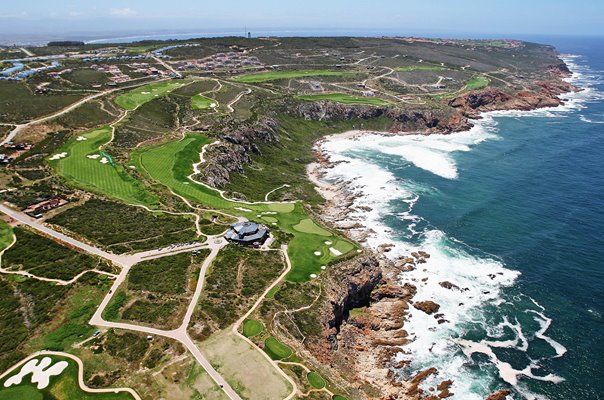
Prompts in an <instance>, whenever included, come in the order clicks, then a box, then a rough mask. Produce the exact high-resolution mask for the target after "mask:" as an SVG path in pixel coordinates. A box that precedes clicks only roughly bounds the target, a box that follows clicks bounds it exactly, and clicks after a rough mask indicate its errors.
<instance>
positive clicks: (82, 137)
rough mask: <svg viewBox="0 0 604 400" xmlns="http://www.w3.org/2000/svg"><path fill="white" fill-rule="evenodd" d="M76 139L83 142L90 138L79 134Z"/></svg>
mask: <svg viewBox="0 0 604 400" xmlns="http://www.w3.org/2000/svg"><path fill="white" fill-rule="evenodd" d="M76 140H77V141H78V142H81V141H82V140H88V138H85V137H84V136H78V137H77V138H76Z"/></svg>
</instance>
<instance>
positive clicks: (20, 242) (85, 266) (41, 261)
mask: <svg viewBox="0 0 604 400" xmlns="http://www.w3.org/2000/svg"><path fill="white" fill-rule="evenodd" d="M14 232H15V235H16V236H17V242H16V243H15V244H14V245H13V246H12V247H11V248H10V249H8V250H7V251H6V252H5V253H4V255H3V256H2V266H3V268H5V269H10V270H23V271H27V272H29V273H30V274H33V275H36V276H41V277H45V278H52V279H64V280H69V279H71V278H73V277H74V276H76V275H77V274H79V273H80V272H82V271H86V270H89V269H95V268H100V269H105V270H106V269H108V266H107V264H106V263H105V262H104V261H101V260H100V259H97V258H94V257H92V256H89V255H87V254H83V253H78V252H76V251H74V250H71V249H69V248H67V247H64V246H61V245H59V244H57V243H55V242H54V241H52V240H50V239H48V238H46V237H44V236H40V235H37V234H35V233H33V232H31V231H29V230H27V229H24V228H19V227H17V228H15V229H14Z"/></svg>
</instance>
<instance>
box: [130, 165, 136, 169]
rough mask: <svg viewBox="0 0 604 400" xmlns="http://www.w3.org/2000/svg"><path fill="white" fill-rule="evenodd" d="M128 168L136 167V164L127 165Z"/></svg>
mask: <svg viewBox="0 0 604 400" xmlns="http://www.w3.org/2000/svg"><path fill="white" fill-rule="evenodd" d="M128 168H130V169H136V165H129V166H128Z"/></svg>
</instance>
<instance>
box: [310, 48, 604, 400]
mask: <svg viewBox="0 0 604 400" xmlns="http://www.w3.org/2000/svg"><path fill="white" fill-rule="evenodd" d="M574 60H575V58H574V57H572V56H569V57H565V58H564V61H565V62H566V63H567V65H568V66H569V67H570V69H571V71H572V72H573V74H572V76H571V77H570V78H567V81H568V82H570V83H572V84H575V85H578V86H579V87H581V88H582V89H583V90H582V91H580V92H574V93H568V94H564V95H562V96H561V98H562V99H564V100H565V104H563V105H561V106H559V107H554V108H544V109H538V110H534V111H494V112H489V113H484V114H482V119H481V120H477V121H476V122H475V125H474V127H473V128H472V129H470V130H469V131H466V132H460V133H453V134H450V135H440V134H435V135H428V136H426V135H408V134H407V135H400V136H393V135H386V134H381V133H379V132H376V133H371V132H357V131H355V132H347V133H344V134H340V135H334V136H331V137H329V138H327V139H324V140H322V141H320V142H318V143H317V146H316V150H317V151H318V152H320V153H321V154H322V155H323V158H324V159H326V160H328V161H327V162H326V163H324V164H322V165H318V164H316V165H312V166H311V167H310V168H309V174H310V176H311V179H312V180H313V182H315V183H316V184H317V186H318V187H319V190H320V191H321V192H322V193H323V195H324V196H325V197H326V198H327V199H328V200H331V203H332V204H349V202H350V201H352V204H353V206H352V207H349V209H348V210H342V209H338V208H337V207H336V208H332V209H327V210H325V215H324V217H325V218H326V219H327V220H329V221H330V222H332V223H334V224H335V225H336V226H339V227H341V228H343V229H345V230H346V231H347V232H349V233H350V235H351V236H352V237H353V238H355V239H357V240H359V241H361V242H363V243H364V244H365V246H367V247H369V248H371V249H374V250H376V251H378V250H380V248H381V249H383V248H384V246H383V245H388V248H389V251H388V252H387V253H385V254H386V255H387V256H388V257H389V258H391V259H393V260H394V259H397V258H398V257H400V256H403V255H407V254H409V253H411V252H413V251H418V250H423V251H426V252H428V253H429V254H430V255H431V257H430V258H429V259H428V261H427V263H426V264H423V265H420V266H419V267H418V268H416V269H415V270H413V271H409V272H405V273H403V274H402V276H401V280H402V283H405V282H409V283H412V284H413V285H415V286H416V287H417V294H416V296H415V298H414V300H415V301H424V300H432V301H434V302H436V303H437V304H438V305H439V306H440V308H439V309H438V311H437V315H436V318H435V315H428V314H426V313H424V312H423V311H420V310H418V309H415V308H413V307H410V309H409V313H408V317H407V320H406V321H405V329H406V330H407V332H408V333H409V336H410V338H411V339H412V341H411V342H410V343H409V344H407V345H405V346H404V347H403V348H402V351H401V353H399V354H398V355H397V361H402V360H405V361H407V363H406V367H404V368H403V369H401V370H400V371H398V372H399V374H400V375H401V377H403V378H404V377H411V376H413V375H414V374H416V373H417V372H419V371H421V370H424V369H426V368H430V367H436V368H437V369H438V370H439V371H440V372H441V374H440V376H439V379H441V380H442V378H443V377H447V378H450V379H452V380H453V386H452V388H451V392H453V393H454V394H455V396H454V398H457V399H464V400H465V399H469V400H471V399H483V398H485V396H487V395H488V394H489V393H492V392H493V391H495V390H498V389H502V388H513V389H514V390H515V391H516V393H517V394H520V395H521V396H522V397H524V398H528V399H533V398H543V397H542V396H539V395H537V394H534V393H533V385H529V384H527V382H530V381H531V380H533V381H546V382H551V383H553V384H556V383H560V382H562V381H563V380H564V378H563V377H561V376H558V375H557V374H556V373H554V372H550V371H543V370H542V369H541V364H542V361H543V360H544V359H548V358H558V357H562V356H563V355H564V354H565V353H566V348H565V347H564V345H563V344H560V343H558V341H556V340H555V338H551V337H549V336H548V329H549V327H550V325H551V323H552V319H550V318H549V317H548V315H547V314H548V313H547V310H545V309H544V307H542V306H541V305H540V304H539V303H538V302H537V301H536V300H534V299H532V298H531V297H529V296H527V295H524V294H522V293H519V292H518V291H513V290H507V288H512V287H513V285H514V283H515V282H516V280H517V279H518V277H519V276H520V272H518V271H515V270H513V269H511V268H509V267H507V266H506V265H504V263H503V262H502V261H501V260H500V258H499V257H497V256H496V255H491V254H486V253H484V252H482V251H481V250H480V249H477V248H473V247H471V246H468V245H466V244H464V243H462V242H460V241H458V240H456V238H454V237H449V236H448V235H447V233H446V232H444V231H443V230H442V229H439V227H438V226H436V225H435V224H434V223H433V222H432V221H431V220H430V217H429V216H426V215H422V216H420V215H419V214H418V213H416V212H414V207H415V206H416V204H417V203H418V201H420V199H422V198H423V197H433V198H438V200H437V202H440V203H441V205H442V206H443V207H445V208H446V207H450V208H451V212H455V204H450V203H448V202H449V201H451V200H454V198H453V197H451V196H449V195H448V194H447V193H446V192H443V191H442V190H441V189H438V188H436V187H435V186H434V185H432V184H431V181H432V180H434V179H442V180H445V181H451V182H453V181H455V180H457V179H458V178H459V176H460V174H463V173H464V172H463V171H460V170H459V166H458V162H457V160H456V157H457V156H458V155H459V154H462V153H467V152H471V151H474V150H475V149H476V151H480V150H478V148H479V145H480V143H482V142H484V141H495V140H499V139H500V136H498V121H497V120H498V119H499V118H501V117H506V116H507V117H524V116H532V117H564V114H565V113H567V112H569V111H573V110H577V109H581V108H582V107H583V106H582V104H583V102H584V101H587V100H589V99H590V98H592V97H593V96H594V95H597V93H595V92H594V91H593V90H592V89H591V88H590V87H589V84H588V83H587V82H586V81H585V80H584V79H583V75H582V74H581V71H580V68H579V66H578V65H577V64H575V63H574ZM475 195H476V196H481V195H488V194H486V193H480V189H479V187H477V193H475ZM390 245H391V246H390ZM450 284H452V285H453V286H451V285H450ZM438 381H439V380H438V379H437V378H436V377H429V378H428V379H426V380H425V381H424V382H423V383H422V386H421V387H422V388H424V389H425V390H426V392H428V390H429V388H430V387H432V388H433V387H435V386H436V385H437V384H438Z"/></svg>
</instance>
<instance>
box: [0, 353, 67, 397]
mask: <svg viewBox="0 0 604 400" xmlns="http://www.w3.org/2000/svg"><path fill="white" fill-rule="evenodd" d="M50 364H52V359H51V358H50V357H44V358H43V359H42V361H40V362H39V363H38V359H36V358H34V359H31V360H29V361H28V362H26V363H25V364H24V365H23V366H22V367H21V371H19V373H18V374H17V375H13V376H11V377H10V378H8V379H7V380H6V381H5V382H4V387H11V386H12V385H19V384H21V381H22V380H23V378H24V377H26V376H27V375H28V374H31V383H37V384H38V386H37V387H38V390H42V389H45V388H46V387H48V385H49V384H50V377H51V376H57V375H60V374H61V373H62V372H63V371H64V370H65V368H67V367H68V366H69V364H68V363H67V361H59V362H57V363H55V364H54V365H52V366H51V365H50Z"/></svg>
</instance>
